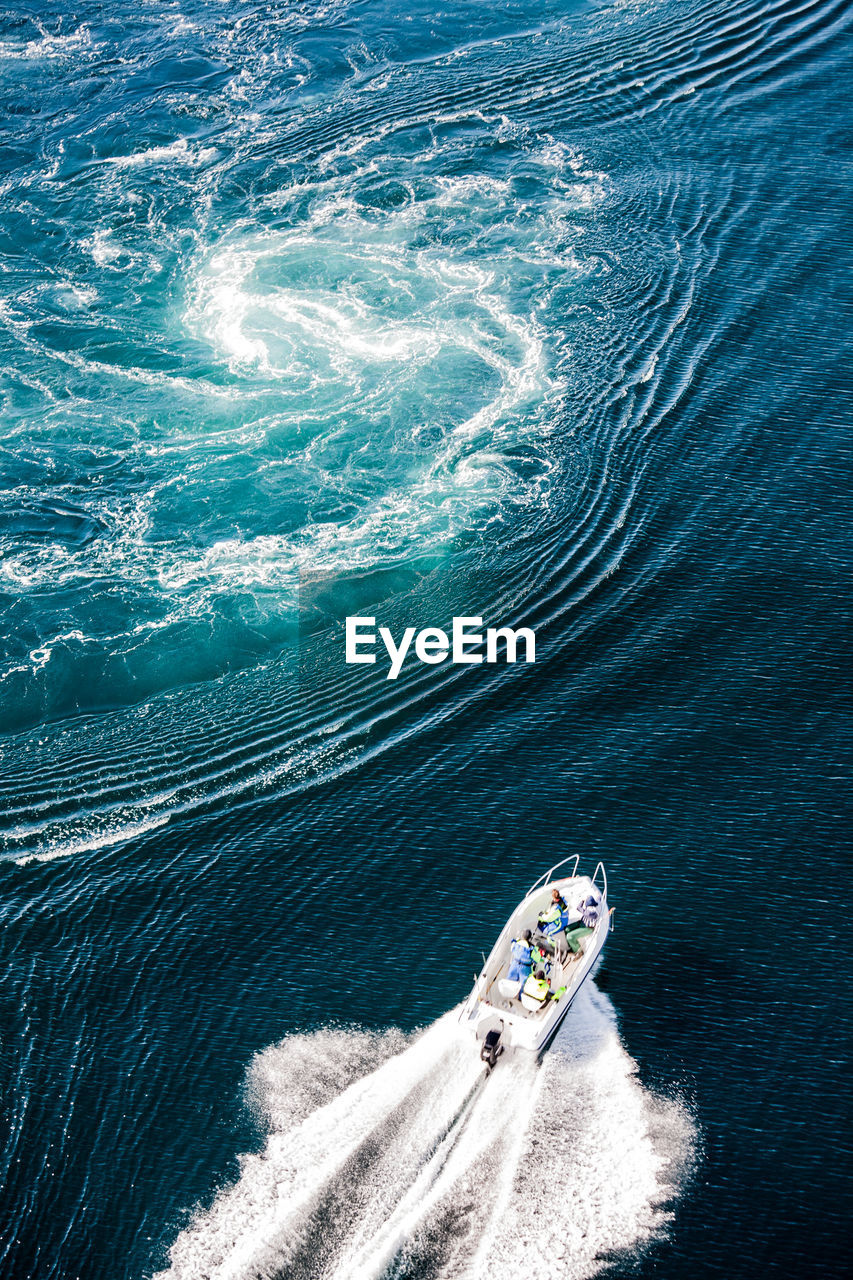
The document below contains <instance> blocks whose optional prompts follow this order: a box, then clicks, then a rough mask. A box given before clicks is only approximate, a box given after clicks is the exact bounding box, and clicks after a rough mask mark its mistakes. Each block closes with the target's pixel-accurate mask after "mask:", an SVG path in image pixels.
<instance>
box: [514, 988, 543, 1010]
mask: <svg viewBox="0 0 853 1280" xmlns="http://www.w3.org/2000/svg"><path fill="white" fill-rule="evenodd" d="M519 1000H520V1001H521V1004H522V1007H523V1008H525V1009H529V1010H530V1012H531V1013H536V1012H538V1010H539V1009H544V1008H545V1004H544V1001H542V1000H537V999H536V998H535V996H526V995H525V994H524V993H523V992H522V994H521V995H520V996H519Z"/></svg>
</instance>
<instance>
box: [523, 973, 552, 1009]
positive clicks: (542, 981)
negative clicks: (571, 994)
mask: <svg viewBox="0 0 853 1280" xmlns="http://www.w3.org/2000/svg"><path fill="white" fill-rule="evenodd" d="M521 994H522V995H525V996H530V998H531V999H532V1000H538V1002H539V1004H540V1006H541V1007H542V1008H544V1007H545V1005H546V1004H547V1003H548V1001H549V1000H550V999H551V983H550V982H549V981H548V979H547V978H546V977H545V970H544V969H537V971H536V974H535V975H534V974H532V973H531V975H530V977H529V978H528V979H527V981H526V982H525V984H524V986H523V987H522V988H521Z"/></svg>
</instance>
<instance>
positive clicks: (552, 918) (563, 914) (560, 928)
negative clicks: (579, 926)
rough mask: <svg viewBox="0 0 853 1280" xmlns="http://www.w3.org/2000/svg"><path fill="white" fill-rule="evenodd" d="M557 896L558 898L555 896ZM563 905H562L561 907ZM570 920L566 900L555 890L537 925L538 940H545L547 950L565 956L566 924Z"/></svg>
mask: <svg viewBox="0 0 853 1280" xmlns="http://www.w3.org/2000/svg"><path fill="white" fill-rule="evenodd" d="M555 894H556V898H555V896H554V895H555ZM561 904H562V905H561ZM567 920H568V910H567V908H566V903H565V900H564V899H563V898H562V897H561V896H560V894H559V893H558V891H557V890H556V889H555V890H554V893H552V895H551V904H550V906H548V907H546V908H545V910H544V911H540V912H539V920H538V922H537V925H536V936H537V940H538V938H539V937H540V936H541V937H542V938H544V940H545V944H544V945H545V949H546V950H548V951H550V950H552V949H553V950H554V951H556V952H557V954H558V955H559V956H561V957H562V956H564V955H565V954H566V952H567V951H568V945H567V943H566V922H567Z"/></svg>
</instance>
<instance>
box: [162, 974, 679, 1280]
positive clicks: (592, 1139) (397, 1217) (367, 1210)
mask: <svg viewBox="0 0 853 1280" xmlns="http://www.w3.org/2000/svg"><path fill="white" fill-rule="evenodd" d="M248 1093H249V1097H250V1099H251V1101H252V1103H253V1105H254V1107H255V1108H256V1109H257V1111H258V1113H259V1115H261V1116H262V1117H263V1120H264V1122H265V1124H266V1126H267V1127H268V1130H269V1135H268V1138H267V1140H266V1144H265V1146H264V1147H263V1149H262V1150H261V1151H260V1152H258V1153H256V1154H251V1155H246V1156H244V1157H243V1158H242V1161H241V1172H240V1176H239V1179H238V1181H237V1182H236V1183H235V1184H234V1185H232V1186H230V1187H227V1188H225V1189H223V1190H221V1191H220V1192H219V1193H218V1194H217V1196H216V1197H215V1199H214V1201H213V1203H212V1205H211V1206H210V1207H209V1208H208V1209H204V1210H202V1209H199V1210H197V1211H196V1212H195V1214H194V1215H193V1216H192V1218H191V1220H190V1221H189V1223H188V1225H187V1226H186V1228H185V1229H184V1231H183V1232H182V1233H181V1235H180V1236H179V1237H178V1239H177V1240H176V1241H175V1243H174V1244H173V1246H172V1248H171V1251H170V1255H169V1266H168V1268H167V1269H166V1270H164V1271H162V1272H160V1273H159V1274H158V1276H157V1278H156V1280H201V1277H207V1278H209V1280H248V1278H249V1277H253V1278H254V1277H265V1278H269V1280H273V1278H274V1277H280V1276H284V1275H287V1276H288V1277H300V1278H301V1277H305V1278H306V1280H307V1278H308V1277H321V1276H322V1277H324V1278H328V1280H371V1278H373V1277H383V1276H388V1277H391V1276H393V1277H398V1278H402V1277H406V1276H410V1275H411V1276H413V1275H418V1276H434V1277H436V1278H438V1277H445V1276H447V1277H449V1276H453V1277H464V1276H471V1277H474V1276H478V1275H483V1274H489V1275H491V1276H494V1277H503V1276H507V1277H509V1276H510V1275H512V1274H513V1273H515V1274H518V1269H519V1268H526V1267H527V1266H529V1265H530V1261H531V1260H532V1259H535V1265H536V1272H537V1275H539V1276H542V1277H548V1276H551V1275H554V1276H557V1275H559V1276H561V1277H569V1278H571V1280H575V1278H576V1280H581V1277H587V1276H592V1275H595V1274H596V1273H597V1272H598V1271H600V1270H601V1269H602V1268H603V1267H604V1266H605V1265H607V1262H608V1261H609V1260H610V1259H611V1258H612V1256H613V1255H614V1253H616V1254H618V1253H623V1252H625V1251H634V1250H637V1249H638V1248H641V1247H642V1246H643V1245H644V1244H646V1243H647V1242H648V1241H649V1240H651V1239H652V1237H653V1236H655V1235H657V1234H658V1233H660V1232H662V1231H664V1230H665V1229H666V1226H667V1223H668V1222H669V1220H670V1218H671V1207H670V1206H671V1201H672V1200H673V1199H674V1197H675V1196H676V1195H677V1194H678V1192H679V1189H680V1187H681V1186H682V1185H683V1182H684V1180H685V1177H686V1175H687V1171H688V1169H689V1167H690V1164H691V1161H692V1158H693V1151H694V1148H695V1140H696V1134H695V1126H694V1122H693V1120H692V1118H691V1116H690V1114H689V1112H688V1110H687V1108H686V1107H685V1106H684V1105H683V1104H682V1103H680V1102H676V1101H671V1100H662V1099H660V1098H658V1097H656V1096H655V1095H653V1094H651V1093H650V1092H649V1091H648V1090H646V1089H645V1088H644V1087H643V1086H642V1085H641V1084H640V1082H639V1080H638V1078H637V1074H636V1065H635V1063H634V1062H633V1061H632V1059H631V1058H630V1057H629V1056H628V1054H627V1053H626V1051H625V1049H624V1048H623V1046H622V1044H621V1042H620V1040H619V1036H618V1032H617V1029H616V1020H615V1015H614V1012H613V1008H612V1006H611V1004H610V1002H609V1001H608V1000H607V998H606V997H605V996H603V995H602V994H601V993H600V992H598V991H597V990H596V989H595V988H587V990H585V991H584V992H583V993H581V995H580V996H579V997H578V1000H577V1002H576V1005H575V1007H574V1009H573V1012H572V1016H571V1017H570V1018H569V1019H568V1022H567V1026H566V1029H565V1031H564V1032H563V1034H562V1035H561V1037H560V1039H559V1040H558V1041H557V1044H556V1045H555V1047H554V1049H553V1050H552V1051H551V1053H550V1054H549V1055H548V1057H547V1058H546V1059H545V1062H544V1064H543V1065H542V1067H540V1068H537V1066H536V1065H535V1063H533V1062H532V1061H517V1060H514V1059H507V1058H505V1059H504V1060H503V1061H502V1062H501V1063H500V1065H499V1067H498V1069H497V1070H496V1071H495V1073H494V1074H493V1075H492V1076H491V1077H490V1078H489V1079H488V1081H487V1080H486V1077H485V1074H484V1071H483V1067H482V1064H481V1063H480V1062H479V1061H478V1060H477V1058H476V1055H475V1054H474V1053H473V1052H472V1045H471V1041H470V1039H469V1038H467V1037H466V1036H465V1035H464V1034H463V1033H462V1032H461V1030H460V1028H459V1026H458V1023H457V1021H456V1011H455V1010H453V1011H451V1012H450V1013H448V1014H445V1015H444V1017H442V1018H440V1019H439V1020H438V1021H437V1022H435V1023H434V1024H433V1025H432V1026H430V1027H429V1028H427V1029H426V1030H425V1031H424V1032H422V1033H421V1034H419V1035H416V1036H411V1037H408V1036H404V1035H403V1034H402V1033H400V1032H396V1031H391V1032H387V1033H384V1034H377V1033H369V1032H359V1031H352V1030H347V1031H343V1030H322V1031H318V1032H315V1033H313V1034H311V1035H296V1036H291V1037H288V1038H287V1039H286V1040H284V1041H283V1042H282V1043H281V1044H278V1045H275V1046H273V1047H271V1048H269V1049H267V1050H265V1051H264V1052H263V1053H262V1054H260V1055H259V1056H258V1058H257V1059H256V1060H255V1061H254V1063H253V1064H252V1067H251V1069H250V1072H249V1082H248Z"/></svg>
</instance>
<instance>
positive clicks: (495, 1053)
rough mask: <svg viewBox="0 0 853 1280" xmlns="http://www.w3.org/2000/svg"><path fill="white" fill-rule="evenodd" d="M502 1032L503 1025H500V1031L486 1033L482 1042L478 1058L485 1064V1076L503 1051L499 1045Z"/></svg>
mask: <svg viewBox="0 0 853 1280" xmlns="http://www.w3.org/2000/svg"><path fill="white" fill-rule="evenodd" d="M502 1032H503V1023H501V1030H500V1031H487V1032H486V1038H485V1040H484V1041H483V1047H482V1048H481V1050H480V1058H481V1059H482V1061H483V1062H485V1064H486V1075H488V1074H489V1072H490V1071H491V1070H492V1068H493V1067H494V1065H495V1063H496V1062H497V1060H498V1058H499V1057H500V1055H501V1054H502V1053H503V1051H504V1047H503V1045H502V1044H501V1034H502Z"/></svg>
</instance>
